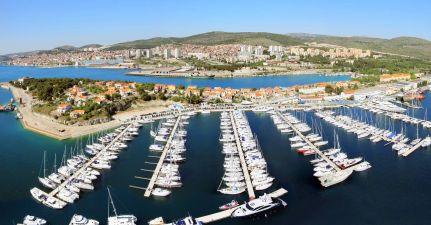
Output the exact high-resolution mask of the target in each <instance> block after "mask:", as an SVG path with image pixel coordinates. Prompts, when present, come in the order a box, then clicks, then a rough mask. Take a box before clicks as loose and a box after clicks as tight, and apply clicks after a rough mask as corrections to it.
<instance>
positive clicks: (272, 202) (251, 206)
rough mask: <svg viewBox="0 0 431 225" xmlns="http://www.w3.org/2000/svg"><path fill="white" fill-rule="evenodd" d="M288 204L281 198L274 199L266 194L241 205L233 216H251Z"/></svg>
mask: <svg viewBox="0 0 431 225" xmlns="http://www.w3.org/2000/svg"><path fill="white" fill-rule="evenodd" d="M286 205H287V204H286V203H285V202H284V201H283V200H281V199H280V198H277V199H274V198H271V197H270V196H269V195H267V194H264V195H262V196H260V197H259V198H257V199H253V200H250V201H249V202H247V203H245V204H242V205H240V206H239V207H238V208H237V209H235V210H234V211H233V212H232V214H231V217H250V216H253V215H257V214H260V213H263V212H265V211H268V210H270V209H274V208H277V207H282V206H283V207H284V206H286Z"/></svg>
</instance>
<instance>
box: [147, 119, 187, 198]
mask: <svg viewBox="0 0 431 225" xmlns="http://www.w3.org/2000/svg"><path fill="white" fill-rule="evenodd" d="M180 120H181V116H179V117H178V118H177V121H175V124H174V127H173V128H172V131H171V134H170V135H169V138H168V141H167V142H166V145H165V147H164V148H163V152H162V155H161V156H160V158H159V162H158V163H157V166H156V169H155V170H154V173H153V176H152V177H151V179H150V183H148V186H147V188H146V190H145V193H144V197H150V196H151V192H152V191H153V188H154V185H155V183H156V180H157V177H158V176H159V172H160V170H161V169H162V165H163V161H164V160H165V158H166V155H167V153H168V151H169V149H170V147H171V142H172V139H173V138H174V136H175V132H176V130H177V128H178V124H179V123H180Z"/></svg>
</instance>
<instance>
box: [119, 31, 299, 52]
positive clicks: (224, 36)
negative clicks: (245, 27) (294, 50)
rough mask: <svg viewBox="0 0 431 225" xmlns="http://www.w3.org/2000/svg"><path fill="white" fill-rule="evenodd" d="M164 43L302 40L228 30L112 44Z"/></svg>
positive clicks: (296, 42) (265, 43)
mask: <svg viewBox="0 0 431 225" xmlns="http://www.w3.org/2000/svg"><path fill="white" fill-rule="evenodd" d="M162 44H198V45H219V44H250V45H263V46H268V45H285V46H287V45H299V44H303V42H302V41H301V40H298V39H296V38H293V37H290V36H287V35H283V34H272V33H262V32H258V33H252V32H243V33H228V32H209V33H203V34H198V35H193V36H189V37H183V38H175V37H169V38H160V37H158V38H151V39H146V40H136V41H130V42H124V43H118V44H115V45H112V46H111V49H125V48H152V47H155V46H158V45H162Z"/></svg>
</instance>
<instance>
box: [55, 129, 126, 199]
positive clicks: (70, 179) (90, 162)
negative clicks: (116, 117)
mask: <svg viewBox="0 0 431 225" xmlns="http://www.w3.org/2000/svg"><path fill="white" fill-rule="evenodd" d="M131 126H132V124H129V125H128V126H127V127H126V128H125V129H124V130H123V131H121V133H120V134H119V135H117V137H115V138H114V139H113V140H112V141H111V142H110V143H109V144H108V145H106V146H105V147H104V148H103V149H102V150H100V152H98V153H97V154H96V155H95V156H94V157H93V158H91V159H90V160H89V161H88V162H87V163H86V164H84V166H82V167H81V168H80V169H79V170H78V171H76V172H75V173H74V174H73V175H72V176H70V177H69V178H67V179H66V180H65V181H64V182H63V183H61V184H60V185H59V186H58V187H57V188H55V189H54V190H52V191H51V192H50V193H49V194H48V195H49V196H50V197H53V198H55V195H56V194H57V193H58V192H59V191H60V190H61V189H63V188H64V187H65V186H66V185H67V184H68V183H69V182H71V181H72V180H73V179H75V178H76V177H77V176H79V175H81V173H82V172H84V171H85V170H86V169H87V168H88V167H90V166H91V164H92V163H93V162H94V161H96V160H97V159H98V158H99V157H100V156H101V155H102V154H103V153H105V152H106V151H107V150H108V149H109V148H110V147H111V146H112V145H113V144H114V143H115V142H116V141H117V140H118V139H119V138H121V137H122V136H123V135H124V134H125V133H126V132H127V131H128V130H129V128H130V127H131Z"/></svg>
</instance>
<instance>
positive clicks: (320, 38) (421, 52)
mask: <svg viewBox="0 0 431 225" xmlns="http://www.w3.org/2000/svg"><path fill="white" fill-rule="evenodd" d="M296 37H297V38H299V39H301V40H303V41H307V42H310V41H315V42H319V43H327V44H333V45H339V46H345V47H352V48H362V49H370V50H373V51H379V52H386V53H393V54H400V55H406V56H411V57H417V58H422V59H428V60H431V41H428V40H425V39H420V38H415V37H397V38H392V39H383V38H370V37H337V36H325V35H303V36H300V35H297V36H296Z"/></svg>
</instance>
